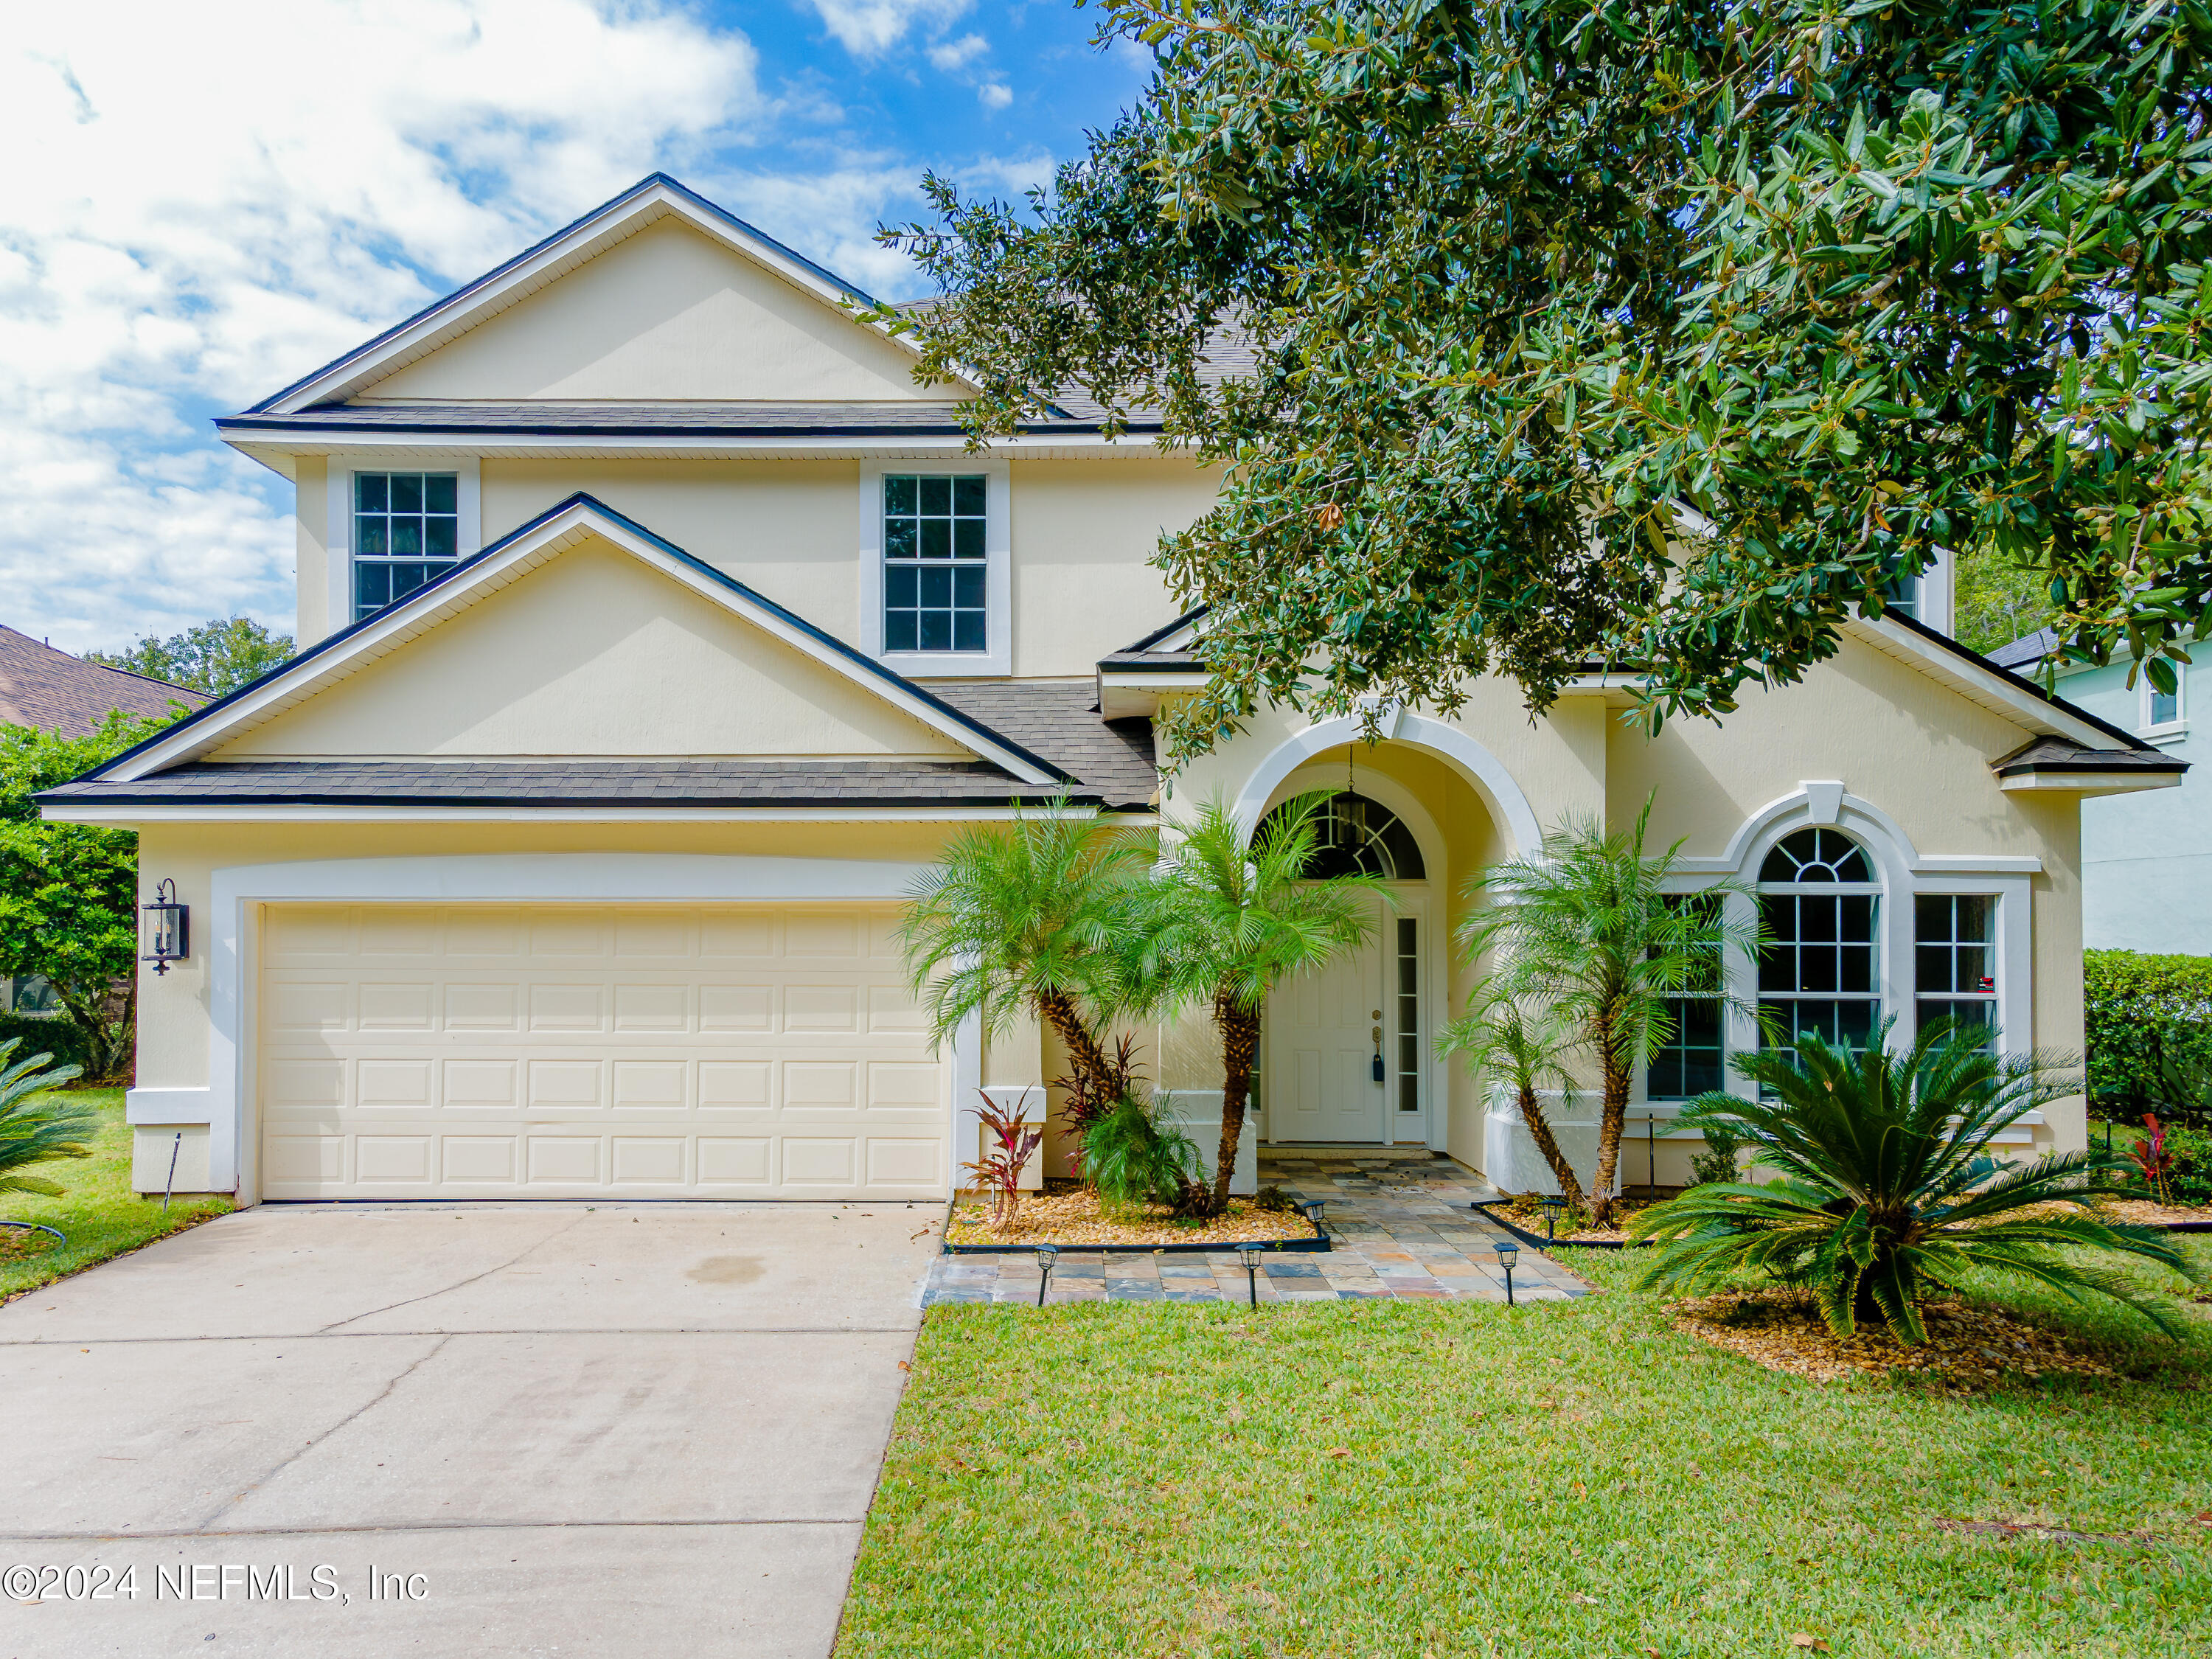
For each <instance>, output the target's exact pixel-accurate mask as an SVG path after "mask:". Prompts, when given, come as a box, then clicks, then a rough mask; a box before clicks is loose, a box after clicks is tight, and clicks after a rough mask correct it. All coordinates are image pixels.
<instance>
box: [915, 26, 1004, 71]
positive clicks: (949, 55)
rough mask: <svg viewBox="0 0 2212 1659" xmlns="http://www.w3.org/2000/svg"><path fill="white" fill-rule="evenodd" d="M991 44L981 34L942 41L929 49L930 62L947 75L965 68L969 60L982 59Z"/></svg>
mask: <svg viewBox="0 0 2212 1659" xmlns="http://www.w3.org/2000/svg"><path fill="white" fill-rule="evenodd" d="M990 49H991V43H990V42H989V41H988V40H985V39H984V38H983V37H982V36H981V35H980V34H963V35H962V36H961V37H960V38H959V39H958V40H941V41H939V43H938V44H937V45H935V46H932V47H931V48H930V49H929V61H930V62H931V63H932V64H935V65H936V66H937V67H938V68H939V69H941V70H944V71H945V73H946V74H947V75H950V74H951V73H952V72H953V71H954V70H957V69H962V68H964V67H965V66H966V65H967V64H968V62H969V59H971V58H980V57H981V56H982V55H983V54H984V53H985V52H988V51H990Z"/></svg>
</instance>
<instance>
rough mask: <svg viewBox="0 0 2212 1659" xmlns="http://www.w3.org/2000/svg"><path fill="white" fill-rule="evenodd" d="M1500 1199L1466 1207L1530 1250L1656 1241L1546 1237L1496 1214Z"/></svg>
mask: <svg viewBox="0 0 2212 1659" xmlns="http://www.w3.org/2000/svg"><path fill="white" fill-rule="evenodd" d="M1500 1201H1501V1200H1497V1199H1478V1200H1475V1201H1474V1203H1472V1204H1470V1205H1468V1206H1467V1207H1468V1209H1470V1210H1473V1211H1474V1212H1476V1213H1478V1214H1479V1215H1480V1216H1481V1217H1482V1218H1483V1219H1484V1220H1485V1221H1488V1222H1491V1223H1492V1224H1493V1225H1497V1226H1500V1227H1503V1228H1504V1230H1505V1231H1507V1232H1509V1233H1510V1234H1512V1235H1513V1237H1516V1238H1517V1239H1519V1240H1520V1241H1521V1242H1522V1243H1523V1244H1525V1245H1527V1246H1528V1248H1529V1249H1532V1250H1541V1251H1543V1252H1545V1253H1547V1254H1549V1253H1550V1252H1551V1251H1553V1250H1626V1249H1640V1248H1642V1247H1643V1246H1644V1245H1647V1244H1651V1243H1656V1242H1657V1241H1656V1240H1654V1239H1649V1238H1590V1239H1584V1240H1583V1241H1581V1242H1580V1243H1577V1242H1576V1241H1575V1240H1573V1239H1571V1238H1546V1237H1544V1236H1543V1235H1542V1234H1541V1233H1532V1232H1529V1231H1527V1230H1526V1229H1525V1228H1522V1227H1520V1226H1517V1225H1515V1224H1514V1223H1512V1222H1510V1221H1508V1220H1507V1219H1506V1218H1504V1216H1502V1215H1499V1214H1498V1213H1497V1212H1495V1211H1494V1210H1493V1209H1492V1206H1493V1205H1495V1204H1498V1202H1500Z"/></svg>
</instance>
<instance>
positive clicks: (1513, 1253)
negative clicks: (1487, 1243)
mask: <svg viewBox="0 0 2212 1659" xmlns="http://www.w3.org/2000/svg"><path fill="white" fill-rule="evenodd" d="M1520 1256H1521V1247H1520V1246H1519V1245H1518V1244H1515V1243H1511V1242H1510V1241H1504V1242H1501V1243H1499V1244H1498V1266H1499V1267H1503V1268H1504V1269H1505V1305H1506V1306H1507V1307H1509V1308H1510V1307H1511V1306H1512V1305H1513V1264H1514V1263H1515V1262H1516V1261H1518V1260H1519V1259H1520Z"/></svg>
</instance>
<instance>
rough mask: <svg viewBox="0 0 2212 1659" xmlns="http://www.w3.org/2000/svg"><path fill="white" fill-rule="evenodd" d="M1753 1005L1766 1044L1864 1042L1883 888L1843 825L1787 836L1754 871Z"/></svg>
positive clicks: (1875, 1016)
mask: <svg viewBox="0 0 2212 1659" xmlns="http://www.w3.org/2000/svg"><path fill="white" fill-rule="evenodd" d="M1759 915H1760V918H1761V920H1762V921H1764V922H1765V931H1766V936H1767V940H1766V943H1765V945H1763V946H1762V947H1761V948H1760V950H1759V1014H1760V1017H1761V1021H1762V1023H1763V1024H1766V1025H1767V1026H1768V1027H1769V1029H1770V1030H1771V1036H1772V1039H1773V1040H1778V1041H1787V1040H1789V1039H1790V1038H1793V1037H1796V1036H1807V1035H1810V1036H1820V1037H1824V1038H1826V1040H1827V1041H1828V1042H1833V1043H1838V1044H1842V1045H1845V1046H1848V1047H1850V1048H1864V1047H1865V1046H1866V1044H1867V1042H1868V1041H1869V1038H1870V1037H1871V1036H1872V1035H1873V1032H1874V1028H1875V1025H1876V1024H1878V1023H1879V1022H1880V1020H1881V931H1880V930H1881V883H1880V881H1878V880H1877V879H1876V878H1875V868H1874V864H1873V861H1872V860H1869V858H1868V857H1867V854H1866V849H1865V848H1863V847H1861V846H1860V845H1859V844H1858V843H1857V842H1855V841H1853V840H1852V839H1851V838H1850V836H1847V835H1845V834H1844V832H1843V831H1842V830H1840V829H1827V828H1825V827H1824V828H1815V829H1799V830H1796V831H1795V832H1794V833H1792V834H1790V835H1789V836H1784V838H1783V839H1782V840H1781V841H1780V842H1777V843H1776V844H1775V847H1774V849H1773V850H1772V851H1771V852H1770V853H1769V854H1767V855H1766V857H1765V860H1764V861H1763V862H1762V863H1761V864H1760V866H1759Z"/></svg>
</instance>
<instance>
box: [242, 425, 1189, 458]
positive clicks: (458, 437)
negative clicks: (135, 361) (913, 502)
mask: <svg viewBox="0 0 2212 1659" xmlns="http://www.w3.org/2000/svg"><path fill="white" fill-rule="evenodd" d="M218 436H220V437H221V438H222V441H223V442H225V443H227V444H228V445H229V446H230V447H232V448H233V449H235V450H237V451H238V452H239V453H240V454H243V455H246V456H249V457H251V458H252V459H254V460H258V461H259V462H261V463H262V464H263V465H271V463H270V459H269V454H268V453H261V452H264V451H265V452H269V453H275V454H279V455H343V454H348V453H352V452H353V451H355V450H390V451H404V452H406V453H410V454H414V453H422V452H426V451H427V452H429V453H437V454H449V453H453V452H455V451H458V450H463V449H465V450H467V451H469V452H470V453H473V454H482V455H500V456H509V457H514V458H518V459H535V458H551V459H561V458H563V457H574V456H591V457H599V456H610V455H611V456H618V457H619V456H631V455H635V456H641V457H646V458H653V457H663V456H672V457H678V458H688V457H692V456H699V455H708V456H714V457H718V458H719V457H727V458H729V459H733V460H745V459H763V460H788V459H793V457H799V458H805V459H835V460H848V459H856V460H865V459H869V458H871V457H874V458H878V459H917V460H931V459H957V458H959V457H963V456H973V455H976V454H979V453H988V454H992V455H1000V454H1006V453H1013V454H1016V455H1022V456H1031V457H1036V458H1039V459H1051V460H1066V459H1103V460H1114V459H1124V458H1126V459H1133V460H1158V459H1159V457H1160V455H1161V454H1162V453H1163V451H1162V449H1161V447H1160V446H1159V445H1158V444H1157V443H1155V442H1153V441H1152V440H1150V439H1146V440H1144V441H1141V442H1136V441H1130V440H1128V439H1127V438H1104V437H1101V436H1099V435H1097V433H1088V432H1067V433H1052V432H1032V433H1020V434H1017V435H1014V436H1012V437H1001V438H994V439H992V440H991V443H990V448H989V449H988V451H987V452H979V451H976V450H973V449H970V448H969V447H968V441H967V440H966V439H965V438H964V437H950V436H948V437H937V436H921V437H911V438H907V437H897V436H872V437H867V438H859V439H856V438H854V437H852V436H850V435H846V436H831V435H826V434H825V435H822V436H820V437H795V438H768V437H762V438H744V437H736V438H733V437H726V436H719V435H697V436H694V435H687V434H683V433H665V432H660V433H621V432H608V433H592V432H583V433H563V434H559V435H549V434H546V433H541V432H516V433H501V432H467V431H453V432H410V433H398V432H388V431H376V432H368V431H364V432H351V431H325V430H319V429H302V430H300V431H296V432H286V431H283V430H281V429H280V430H268V429H264V430H257V431H250V432H223V433H219V434H218ZM1182 447H1184V446H1176V447H1175V449H1170V450H1169V451H1167V452H1165V453H1176V449H1180V448H1182Z"/></svg>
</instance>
